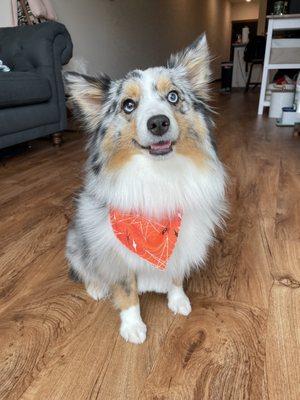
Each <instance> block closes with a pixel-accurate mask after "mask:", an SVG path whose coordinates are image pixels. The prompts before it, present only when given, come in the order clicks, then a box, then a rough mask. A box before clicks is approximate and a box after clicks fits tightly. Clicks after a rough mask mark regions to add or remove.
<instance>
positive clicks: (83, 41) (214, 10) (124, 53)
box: [52, 0, 231, 78]
mask: <svg viewBox="0 0 300 400" xmlns="http://www.w3.org/2000/svg"><path fill="white" fill-rule="evenodd" d="M52 2H53V5H54V7H55V10H56V12H57V14H58V16H59V19H60V21H62V22H63V23H64V24H65V25H66V26H67V28H68V30H69V32H70V33H71V36H72V39H73V42H74V57H82V58H84V59H86V60H87V62H88V65H89V69H90V71H91V72H99V71H104V72H107V73H108V74H109V75H111V76H112V77H120V76H121V75H123V74H124V73H125V72H127V71H128V70H130V69H133V68H145V67H148V66H154V65H162V64H163V63H165V62H166V60H167V57H168V55H169V54H170V53H171V52H175V51H177V50H179V49H181V48H184V47H185V46H187V45H188V44H189V43H191V42H192V41H193V40H194V39H195V38H196V37H197V36H198V35H200V34H201V33H202V32H203V31H206V32H207V36H208V42H209V44H210V46H211V49H212V52H213V54H214V55H215V56H216V57H217V59H216V60H215V61H214V65H213V69H214V72H215V78H219V77H220V62H221V61H224V60H227V59H228V56H229V44H230V33H231V32H230V30H231V26H230V25H231V24H230V3H229V1H228V0H151V1H138V0H126V1H124V0H86V1H82V0H63V1H62V0H52Z"/></svg>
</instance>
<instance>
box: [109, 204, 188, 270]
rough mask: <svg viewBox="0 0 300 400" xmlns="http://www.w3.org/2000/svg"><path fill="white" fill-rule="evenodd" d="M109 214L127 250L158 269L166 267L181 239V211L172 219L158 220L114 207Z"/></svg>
mask: <svg viewBox="0 0 300 400" xmlns="http://www.w3.org/2000/svg"><path fill="white" fill-rule="evenodd" d="M109 217H110V223H111V226H112V229H113V231H114V234H115V236H116V237H117V239H118V240H119V241H120V242H121V243H122V244H123V245H124V246H125V247H127V249H129V250H130V251H132V252H133V253H135V254H137V255H138V256H140V257H141V258H143V259H145V260H147V261H148V262H149V263H150V264H152V265H153V266H154V267H156V268H159V269H161V270H163V269H165V268H166V266H167V262H168V259H169V258H170V257H171V254H172V252H173V250H174V247H175V245H176V242H177V237H178V233H179V230H180V225H181V219H182V215H181V213H180V212H177V214H176V215H175V216H174V217H173V218H172V219H169V218H166V219H162V220H156V219H153V218H147V217H143V216H142V215H139V214H127V213H122V212H120V211H118V210H115V209H110V212H109Z"/></svg>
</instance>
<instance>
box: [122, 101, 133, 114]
mask: <svg viewBox="0 0 300 400" xmlns="http://www.w3.org/2000/svg"><path fill="white" fill-rule="evenodd" d="M122 108H123V110H124V111H125V112H126V114H130V113H132V111H133V110H134V109H135V108H136V102H135V101H133V100H132V99H126V100H125V101H124V102H123V106H122Z"/></svg>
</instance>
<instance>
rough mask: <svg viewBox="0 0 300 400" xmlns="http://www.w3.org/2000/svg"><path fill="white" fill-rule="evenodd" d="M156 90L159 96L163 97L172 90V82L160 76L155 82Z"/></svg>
mask: <svg viewBox="0 0 300 400" xmlns="http://www.w3.org/2000/svg"><path fill="white" fill-rule="evenodd" d="M156 87H157V90H158V92H159V93H160V94H162V95H165V94H167V93H168V92H170V90H172V87H173V85H172V82H171V81H170V79H169V78H168V77H167V76H164V75H162V76H160V77H159V78H158V80H157V82H156Z"/></svg>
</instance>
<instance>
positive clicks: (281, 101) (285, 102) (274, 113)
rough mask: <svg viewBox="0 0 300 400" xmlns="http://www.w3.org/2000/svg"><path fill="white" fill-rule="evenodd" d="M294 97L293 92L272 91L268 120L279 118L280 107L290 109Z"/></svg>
mask: <svg viewBox="0 0 300 400" xmlns="http://www.w3.org/2000/svg"><path fill="white" fill-rule="evenodd" d="M294 95H295V92H294V91H293V90H286V91H282V90H272V93H271V101H270V109H269V118H281V115H282V107H292V105H293V102H294Z"/></svg>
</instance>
